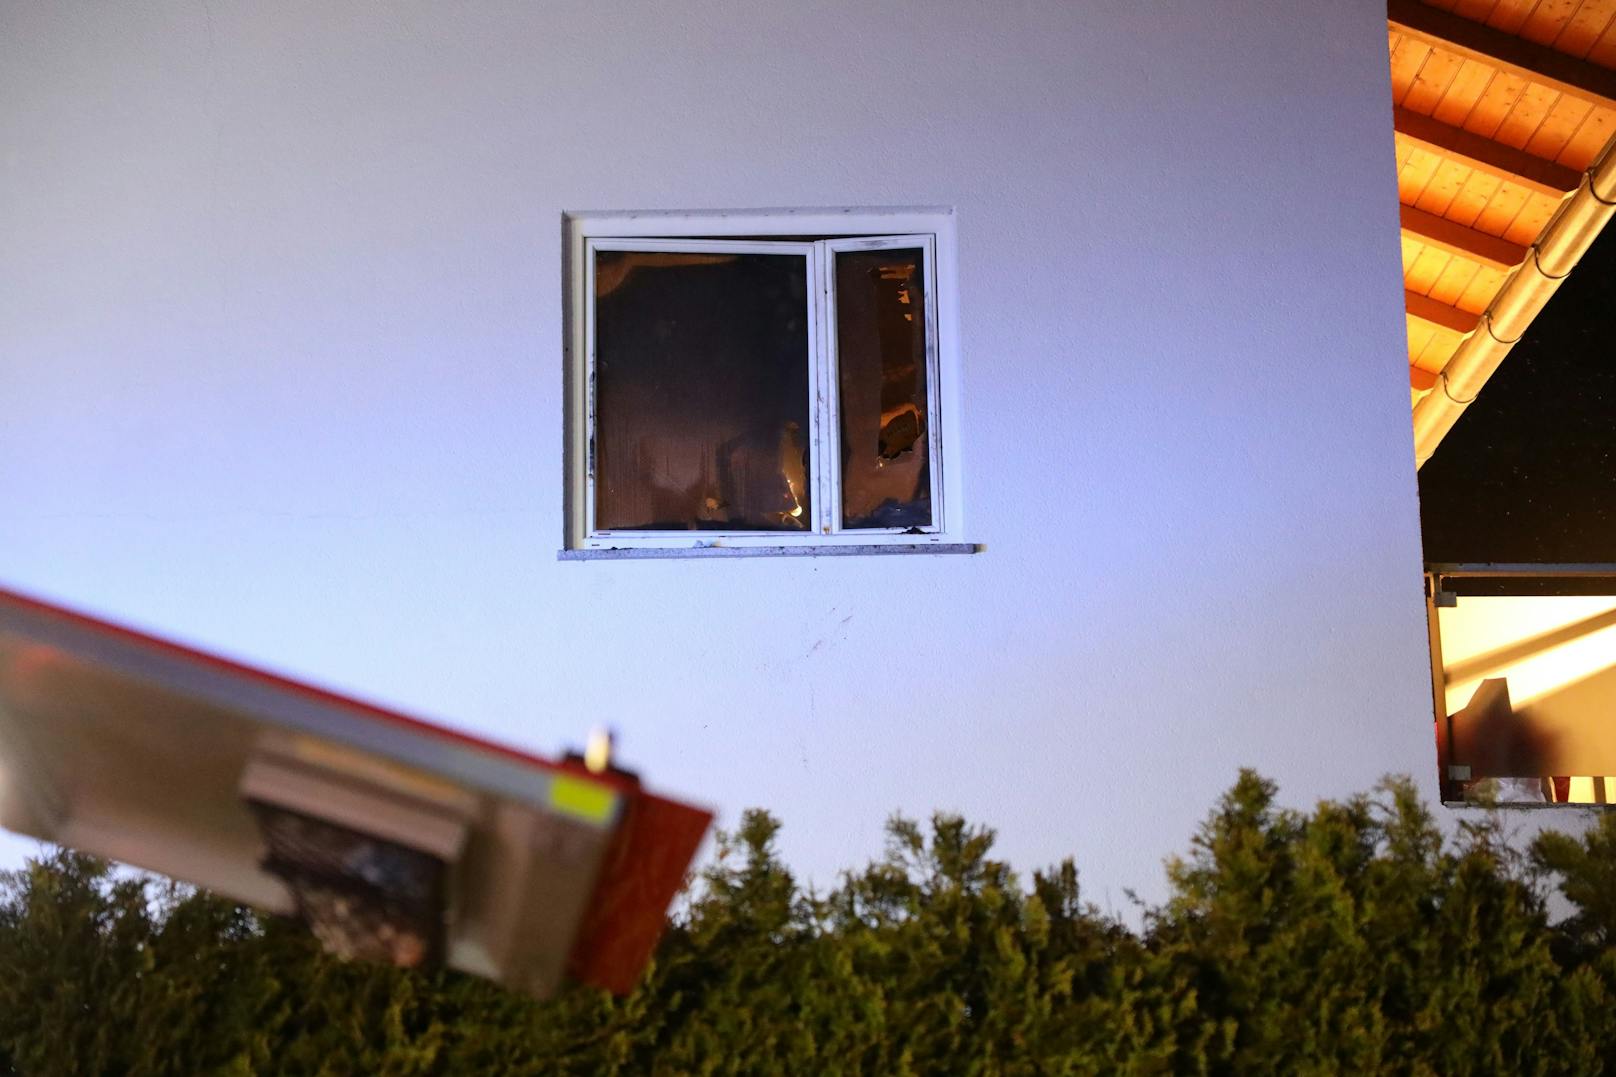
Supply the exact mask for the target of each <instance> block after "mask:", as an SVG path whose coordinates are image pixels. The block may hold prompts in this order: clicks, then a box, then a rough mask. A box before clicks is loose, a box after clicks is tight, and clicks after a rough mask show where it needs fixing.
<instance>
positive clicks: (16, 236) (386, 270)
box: [0, 0, 1435, 907]
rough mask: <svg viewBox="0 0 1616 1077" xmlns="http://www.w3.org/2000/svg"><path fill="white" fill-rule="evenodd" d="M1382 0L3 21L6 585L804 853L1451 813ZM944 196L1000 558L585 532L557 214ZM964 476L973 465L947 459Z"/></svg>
mask: <svg viewBox="0 0 1616 1077" xmlns="http://www.w3.org/2000/svg"><path fill="white" fill-rule="evenodd" d="M1385 35H1386V24H1385V7H1384V4H1383V3H1376V2H1374V0H1362V2H1357V0H1355V2H1350V3H1343V2H1341V0H1306V2H1300V3H1295V4H1285V5H1275V4H1271V3H1255V2H1248V3H1218V4H1207V3H1191V2H1167V0H1161V2H1154V3H1110V2H1107V3H1069V2H1056V0H1050V2H1043V3H1033V2H1016V3H1006V4H966V3H952V2H950V3H906V2H904V3H900V2H893V3H882V4H870V3H865V2H846V3H839V2H828V0H809V2H803V3H796V4H768V3H755V2H752V3H741V2H727V0H691V2H686V3H680V4H651V3H621V2H612V0H584V2H572V3H487V2H464V3H454V4H444V3H405V2H396V3H385V4H383V3H330V2H326V0H320V2H309V3H290V2H287V3H276V4H259V3H225V2H213V3H203V2H185V3H179V2H176V3H165V4H117V5H109V4H103V3H52V4H27V3H8V4H5V5H3V6H0V585H4V586H10V587H14V588H18V589H22V590H25V591H31V592H34V593H36V594H39V595H42V596H44V597H48V598H52V599H56V600H59V601H64V602H68V603H70V604H75V605H78V606H80V607H82V608H85V609H87V610H88V611H90V612H93V613H98V614H101V615H104V616H111V617H114V618H118V619H124V620H127V621H129V622H132V623H134V624H136V625H138V626H141V627H144V628H147V629H151V630H156V631H158V632H162V633H167V634H171V635H176V636H178V637H180V638H182V639H185V640H188V641H192V642H196V643H200V644H202V645H204V646H208V647H211V648H214V649H218V650H221V651H224V652H226V653H228V654H231V655H234V656H237V657H242V658H245V659H248V660H250V661H255V662H259V663H263V664H267V665H269V666H271V667H274V668H277V669H279V670H282V671H286V672H289V673H291V674H293V675H297V676H302V677H307V678H311V679H314V680H317V681H319V682H323V683H325V684H328V685H331V686H334V687H337V688H340V689H343V690H348V691H352V692H355V693H358V694H361V695H365V696H369V697H372V698H375V699H378V700H382V701H385V702H388V703H392V704H396V705H399V706H402V707H404V708H407V709H411V710H414V711H417V712H420V713H423V714H426V715H429V716H436V717H440V718H443V719H445V720H448V721H451V722H454V723H457V724H460V725H463V726H465V727H467V728H469V729H474V730H477V731H479V732H483V733H488V734H493V735H496V736H499V737H502V738H506V739H508V740H511V741H514V742H517V743H520V744H522V745H526V746H530V747H534V748H537V749H540V750H545V751H553V750H556V749H558V748H559V747H561V746H563V745H565V744H569V743H581V741H582V739H583V737H584V734H585V732H586V730H587V729H588V728H589V727H590V726H591V725H592V724H594V723H596V722H599V721H602V720H607V721H610V722H611V723H613V724H615V725H616V726H617V727H618V728H619V730H620V732H621V735H622V744H623V750H624V753H625V755H624V760H625V762H626V763H627V764H628V765H631V766H637V767H639V768H641V769H642V770H643V771H644V772H645V773H646V774H647V776H648V777H649V778H650V779H651V780H652V781H653V782H654V783H655V784H656V785H658V786H660V787H663V788H666V789H669V790H671V791H675V792H678V793H681V794H687V795H691V796H694V797H697V798H705V799H707V800H708V801H710V802H711V803H713V804H715V805H717V806H718V807H719V808H720V809H721V810H722V815H723V821H724V822H725V823H733V822H734V821H735V820H736V818H737V816H738V812H739V810H740V809H742V808H744V807H747V806H750V805H762V806H767V807H769V808H770V809H772V810H774V811H775V812H777V813H778V814H779V815H780V816H781V817H783V819H784V821H785V823H786V829H785V831H784V835H783V839H782V844H783V848H784V849H785V851H786V853H787V854H788V856H789V857H790V859H791V861H792V863H793V864H795V865H796V866H797V867H799V868H800V869H801V870H803V871H805V872H807V873H809V874H811V875H812V876H813V877H814V878H815V879H818V880H821V881H823V882H829V881H831V880H832V879H833V877H834V872H835V870H836V869H838V868H840V867H842V866H847V865H851V864H854V863H856V862H857V861H858V860H859V859H861V858H862V857H864V856H866V855H868V854H872V853H874V852H876V851H878V849H879V848H880V845H881V828H882V824H883V822H884V820H885V819H886V817H887V816H888V814H889V813H891V812H893V811H904V812H907V813H910V814H924V813H927V812H929V811H930V810H932V809H938V808H941V809H951V810H957V811H961V812H964V813H965V814H967V815H968V816H969V817H971V818H972V819H975V820H978V821H981V822H984V823H989V824H992V825H993V826H995V827H997V828H998V829H999V831H1000V834H1001V845H1000V851H1001V852H1002V853H1003V854H1004V855H1005V856H1007V857H1008V858H1010V859H1011V860H1012V861H1013V862H1015V863H1016V864H1018V865H1020V866H1022V867H1026V868H1031V867H1033V866H1037V865H1040V864H1043V863H1047V862H1049V861H1051V860H1053V859H1055V858H1057V857H1059V856H1061V855H1064V854H1067V853H1073V854H1075V855H1076V856H1077V857H1078V860H1079V864H1080V867H1081V869H1082V870H1083V871H1084V874H1085V879H1086V880H1087V881H1088V886H1089V888H1090V891H1089V892H1090V896H1091V897H1093V898H1094V899H1096V900H1099V901H1101V902H1102V903H1109V904H1111V905H1112V906H1113V907H1117V906H1121V905H1123V904H1124V899H1123V897H1122V889H1123V888H1124V887H1130V886H1131V887H1135V888H1137V889H1139V890H1140V891H1141V892H1142V893H1144V894H1145V895H1147V896H1149V895H1154V894H1156V893H1159V891H1160V887H1161V867H1160V863H1161V859H1162V857H1163V856H1164V855H1166V854H1168V853H1171V852H1173V851H1177V850H1182V849H1184V848H1185V847H1186V842H1187V838H1188V836H1189V834H1190V833H1191V831H1192V829H1193V828H1194V826H1195V825H1196V823H1197V821H1198V820H1199V819H1200V818H1201V817H1202V816H1203V815H1204V814H1205V812H1206V811H1207V810H1208V808H1209V807H1210V805H1211V803H1212V801H1213V799H1214V798H1215V797H1216V795H1217V794H1218V793H1219V792H1220V791H1221V790H1223V789H1224V788H1226V787H1227V786H1228V785H1229V784H1230V782H1232V780H1233V779H1234V777H1235V773H1236V768H1238V767H1240V766H1242V765H1251V766H1255V767H1257V768H1259V769H1260V770H1261V771H1262V772H1263V773H1265V774H1267V775H1269V776H1271V777H1273V778H1275V779H1277V780H1278V781H1279V782H1280V783H1281V786H1282V789H1283V791H1284V795H1285V798H1286V799H1287V800H1288V801H1290V802H1292V803H1295V804H1301V805H1305V804H1309V803H1311V802H1312V800H1313V799H1314V798H1316V797H1319V796H1325V795H1339V794H1345V793H1349V792H1352V791H1356V790H1360V789H1364V788H1366V787H1368V786H1369V785H1370V784H1371V783H1373V782H1374V781H1375V780H1376V779H1377V778H1378V777H1379V776H1380V775H1382V774H1384V773H1386V772H1391V771H1404V772H1412V773H1413V774H1414V775H1415V776H1416V777H1417V778H1418V779H1419V780H1420V781H1421V782H1422V784H1424V785H1425V787H1426V788H1427V789H1428V790H1429V791H1430V792H1431V794H1432V795H1433V797H1434V792H1435V790H1434V777H1435V774H1434V771H1435V762H1434V749H1433V743H1432V726H1431V704H1430V690H1429V674H1428V671H1427V669H1426V661H1425V635H1424V626H1423V621H1422V605H1421V598H1420V553H1419V543H1418V534H1417V514H1416V506H1415V480H1414V471H1413V468H1412V467H1411V465H1410V460H1411V448H1412V445H1411V435H1410V431H1409V419H1408V400H1407V395H1406V394H1407V384H1406V379H1407V372H1406V366H1407V359H1406V356H1405V354H1404V351H1405V349H1404V341H1403V315H1402V292H1401V282H1400V277H1399V255H1398V247H1397V239H1396V234H1397V233H1396V230H1395V221H1396V214H1397V196H1396V188H1395V178H1394V160H1393V148H1392V131H1391V122H1390V121H1391V114H1390V102H1389V100H1388V90H1387V85H1388V80H1387V54H1386V36H1385ZM898 205H943V206H951V207H953V208H954V209H955V211H956V213H957V220H958V251H959V297H958V302H959V326H960V340H959V343H960V348H961V353H962V356H963V359H962V362H963V366H964V384H963V395H962V399H963V410H964V424H963V429H962V430H960V431H958V435H959V436H958V437H957V438H955V439H954V440H955V442H956V443H957V444H956V445H955V446H954V447H957V448H958V450H959V451H960V456H959V461H960V464H961V466H962V467H963V468H964V472H963V477H964V497H965V502H966V520H967V536H966V537H967V538H969V539H971V540H973V541H975V542H979V543H981V544H983V546H984V547H985V549H984V552H982V553H980V554H977V555H974V556H934V557H928V556H912V557H902V556H892V557H876V558H834V559H824V560H814V559H803V558H792V559H783V560H768V559H748V560H727V561H700V562H692V561H650V562H621V563H618V562H614V563H598V562H597V563H558V562H557V560H556V551H557V549H558V548H559V547H560V545H561V542H562V489H561V486H562V461H561V457H560V452H561V447H562V443H563V431H562V412H563V398H562V365H563V364H562V355H561V346H562V323H561V319H562V279H561V238H562V214H563V212H564V211H567V210H615V209H631V208H661V209H726V208H756V207H771V206H784V207H817V206H857V207H883V206H898ZM951 462H952V461H951Z"/></svg>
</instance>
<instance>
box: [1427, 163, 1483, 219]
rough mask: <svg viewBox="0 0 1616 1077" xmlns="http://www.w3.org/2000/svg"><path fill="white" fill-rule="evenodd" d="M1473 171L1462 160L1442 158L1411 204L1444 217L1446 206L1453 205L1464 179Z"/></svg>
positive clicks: (1446, 212) (1446, 210) (1446, 211)
mask: <svg viewBox="0 0 1616 1077" xmlns="http://www.w3.org/2000/svg"><path fill="white" fill-rule="evenodd" d="M1475 171H1476V170H1475V169H1473V168H1471V167H1470V166H1469V165H1466V164H1465V163H1464V162H1462V161H1449V160H1446V159H1443V161H1442V163H1441V164H1440V165H1438V166H1437V168H1436V171H1435V172H1432V173H1431V177H1430V178H1429V179H1428V180H1426V183H1425V189H1424V190H1422V191H1421V192H1420V196H1419V197H1418V198H1416V199H1415V200H1414V201H1413V202H1412V203H1411V204H1412V205H1413V206H1414V207H1415V208H1416V209H1423V210H1425V212H1427V213H1434V214H1436V215H1437V216H1438V217H1446V216H1447V215H1448V207H1450V206H1452V205H1453V200H1454V199H1455V198H1457V197H1458V196H1459V192H1460V190H1462V189H1463V188H1464V185H1465V181H1466V180H1468V179H1469V178H1470V177H1471V176H1472V175H1474V174H1475Z"/></svg>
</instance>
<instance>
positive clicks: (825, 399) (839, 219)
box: [562, 209, 974, 560]
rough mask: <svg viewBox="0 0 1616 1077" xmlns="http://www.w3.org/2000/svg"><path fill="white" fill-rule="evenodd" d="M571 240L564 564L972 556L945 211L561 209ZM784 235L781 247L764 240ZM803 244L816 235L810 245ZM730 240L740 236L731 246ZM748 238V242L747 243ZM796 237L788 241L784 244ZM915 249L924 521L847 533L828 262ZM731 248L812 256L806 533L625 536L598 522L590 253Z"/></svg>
mask: <svg viewBox="0 0 1616 1077" xmlns="http://www.w3.org/2000/svg"><path fill="white" fill-rule="evenodd" d="M564 230H565V239H566V255H567V265H566V272H565V276H566V285H567V304H566V312H565V313H566V315H567V329H566V374H567V424H566V461H567V463H566V479H567V491H566V494H567V496H566V535H565V544H564V548H563V550H562V556H563V557H564V558H567V559H577V560H585V559H590V558H591V557H596V556H598V557H610V556H686V555H692V554H712V553H750V554H754V555H756V554H769V553H782V554H790V553H809V554H814V553H825V554H831V553H843V554H845V553H899V552H902V553H910V552H915V553H926V552H969V551H971V550H974V547H972V546H970V545H969V544H968V543H964V542H962V540H961V537H960V536H961V529H962V526H963V521H962V518H961V515H960V511H959V510H960V498H959V487H960V464H961V461H960V458H959V437H958V431H959V399H958V395H959V394H958V383H959V370H958V366H959V355H958V350H957V347H956V344H955V341H956V339H957V332H956V326H955V321H954V319H955V308H954V302H953V297H954V294H955V275H956V265H955V260H954V218H953V214H952V212H951V211H948V210H938V209H898V210H879V211H837V210H807V211H804V210H779V211H745V212H717V213H658V212H646V213H569V214H567V215H566V216H565V218H564ZM775 236H779V237H782V238H780V239H775V238H772V237H775ZM804 236H824V237H833V238H823V239H814V240H805V239H802V238H800V237H804ZM726 237H734V238H726ZM743 237H744V238H743ZM784 237H790V238H784ZM916 247H919V248H921V249H922V250H923V252H924V256H923V259H922V260H923V263H924V280H923V291H924V295H925V303H924V310H925V329H926V379H927V386H926V388H927V393H926V406H927V416H926V420H927V422H926V427H927V439H928V443H927V451H928V452H929V453H930V457H929V460H928V465H929V472H930V479H931V499H932V501H931V504H932V525H931V526H930V527H928V528H921V529H912V528H857V529H847V528H844V527H843V526H842V521H841V510H842V502H841V451H840V416H839V414H838V410H837V408H838V405H839V399H838V397H839V393H838V391H837V386H838V384H839V382H838V378H837V367H836V362H837V357H836V332H835V302H836V296H835V255H836V253H838V252H841V251H858V250H881V249H912V248H916ZM597 250H600V251H625V250H632V251H690V252H693V253H700V252H703V251H726V252H734V253H756V254H791V255H800V256H801V257H803V258H804V259H805V261H806V268H807V280H808V282H809V288H810V295H809V298H808V313H809V326H808V351H809V354H808V361H809V364H810V375H809V378H810V400H809V423H810V438H809V471H810V473H811V475H812V497H811V498H810V506H811V511H812V513H813V515H814V519H813V521H812V522H811V526H810V528H809V529H808V530H806V531H736V532H724V531H695V530H679V531H643V530H636V531H621V530H603V529H597V528H595V527H593V521H594V512H595V476H594V467H593V459H592V450H593V440H594V439H593V431H594V428H595V399H594V392H593V386H594V364H595V354H594V318H595V314H594V311H595V287H594V252H595V251H597Z"/></svg>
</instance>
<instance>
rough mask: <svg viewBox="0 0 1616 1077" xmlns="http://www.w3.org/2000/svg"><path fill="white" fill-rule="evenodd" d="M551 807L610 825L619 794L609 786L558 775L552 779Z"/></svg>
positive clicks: (577, 816)
mask: <svg viewBox="0 0 1616 1077" xmlns="http://www.w3.org/2000/svg"><path fill="white" fill-rule="evenodd" d="M550 807H552V808H554V809H555V810H556V811H558V812H562V813H564V814H567V815H571V816H575V817H576V818H579V819H587V820H589V821H590V822H591V823H609V822H611V820H612V813H613V812H614V811H615V810H616V808H617V794H616V793H615V792H614V791H613V790H612V789H611V788H609V787H607V786H604V785H597V784H596V783H594V782H589V781H584V780H583V779H581V778H573V777H570V776H568V775H565V774H557V775H555V776H554V777H552V778H551V779H550Z"/></svg>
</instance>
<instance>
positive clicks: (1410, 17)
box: [1386, 0, 1616, 108]
mask: <svg viewBox="0 0 1616 1077" xmlns="http://www.w3.org/2000/svg"><path fill="white" fill-rule="evenodd" d="M1386 6H1387V21H1388V22H1390V23H1391V28H1392V29H1393V30H1396V31H1397V32H1398V33H1401V34H1404V35H1406V36H1409V37H1413V38H1415V39H1417V40H1419V41H1423V42H1425V43H1426V44H1427V45H1431V46H1434V47H1436V48H1439V49H1442V50H1443V51H1444V52H1451V53H1454V54H1456V55H1459V56H1463V57H1464V58H1466V59H1469V60H1479V61H1480V62H1482V63H1486V64H1492V65H1493V66H1494V67H1498V68H1501V69H1503V70H1505V71H1508V72H1510V73H1511V74H1514V75H1519V76H1520V77H1522V78H1524V79H1530V80H1531V81H1533V82H1537V83H1541V84H1543V85H1544V86H1549V87H1552V88H1553V89H1555V90H1558V91H1560V92H1561V93H1564V94H1570V95H1571V96H1573V97H1576V98H1580V99H1581V100H1584V101H1588V102H1591V103H1593V104H1596V105H1603V106H1605V107H1606V108H1616V71H1611V70H1609V69H1608V68H1603V67H1600V66H1599V65H1597V64H1591V63H1588V62H1587V61H1586V60H1579V59H1577V58H1576V57H1575V56H1570V55H1567V54H1566V53H1563V52H1556V51H1555V50H1554V49H1551V48H1549V47H1548V46H1546V45H1538V44H1536V43H1534V42H1531V41H1527V40H1526V39H1524V38H1519V37H1516V36H1515V35H1513V34H1506V33H1504V32H1503V31H1502V30H1495V29H1493V28H1492V27H1491V26H1487V25H1485V24H1484V23H1479V22H1476V21H1474V20H1472V19H1467V18H1464V17H1463V16H1460V15H1454V14H1450V13H1449V12H1446V11H1443V10H1441V9H1440V8H1434V7H1431V6H1430V5H1428V4H1422V3H1420V2H1419V0H1390V2H1389V3H1388V4H1387V5H1386Z"/></svg>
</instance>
